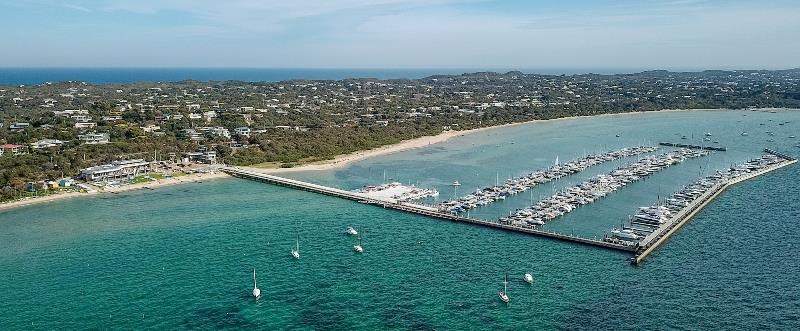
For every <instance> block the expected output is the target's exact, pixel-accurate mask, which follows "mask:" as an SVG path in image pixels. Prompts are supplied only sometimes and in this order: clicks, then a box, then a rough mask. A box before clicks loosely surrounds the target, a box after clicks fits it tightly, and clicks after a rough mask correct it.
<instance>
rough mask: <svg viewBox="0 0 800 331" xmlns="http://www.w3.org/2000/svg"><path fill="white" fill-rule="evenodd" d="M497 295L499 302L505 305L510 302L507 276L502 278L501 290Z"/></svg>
mask: <svg viewBox="0 0 800 331" xmlns="http://www.w3.org/2000/svg"><path fill="white" fill-rule="evenodd" d="M498 295H499V296H500V300H503V302H505V303H508V302H509V301H511V298H509V297H508V274H506V275H505V277H504V278H503V290H502V291H500V293H498Z"/></svg>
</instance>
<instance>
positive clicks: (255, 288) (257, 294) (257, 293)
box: [253, 268, 261, 299]
mask: <svg viewBox="0 0 800 331" xmlns="http://www.w3.org/2000/svg"><path fill="white" fill-rule="evenodd" d="M253 297H254V298H256V299H258V298H260V297H261V290H260V289H259V288H258V283H256V268H253Z"/></svg>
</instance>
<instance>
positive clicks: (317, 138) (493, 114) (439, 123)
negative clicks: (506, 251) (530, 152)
mask: <svg viewBox="0 0 800 331" xmlns="http://www.w3.org/2000/svg"><path fill="white" fill-rule="evenodd" d="M798 84H800V70H782V71H707V72H692V73H673V72H666V71H649V72H642V73H637V74H624V75H593V74H587V75H573V76H552V75H536V74H523V73H520V72H509V73H505V74H500V73H489V72H487V73H472V74H463V75H456V76H432V77H427V78H423V79H417V80H376V79H347V80H341V81H286V82H275V83H246V82H233V81H226V82H197V81H184V82H175V83H134V84H123V85H89V84H84V83H80V82H64V83H55V84H44V85H38V86H26V87H0V122H2V123H3V125H2V126H0V144H4V143H10V144H19V145H25V146H29V145H30V144H31V143H35V142H37V141H40V140H42V139H58V140H62V141H64V142H65V143H64V144H63V145H61V146H56V147H50V148H45V149H41V150H33V149H29V150H28V153H27V154H24V155H11V154H10V153H5V154H4V155H3V156H0V201H3V200H8V199H12V198H13V197H14V196H17V195H18V194H19V193H18V192H20V191H23V190H24V189H25V188H26V186H28V187H30V185H29V183H31V182H40V181H42V180H52V179H59V178H62V177H70V176H75V175H77V174H78V173H79V171H80V169H82V168H86V167H89V166H94V165H99V164H104V163H108V162H109V161H113V160H120V159H135V158H141V159H146V160H170V159H172V160H178V159H180V158H182V157H183V156H184V154H185V153H187V152H194V151H197V150H210V151H214V152H216V153H217V156H218V159H220V160H222V161H223V162H225V163H227V164H232V165H258V166H260V167H272V168H277V167H284V168H286V167H294V166H297V165H301V164H306V163H313V162H318V161H321V160H327V159H331V158H333V157H335V156H337V155H340V154H348V153H352V152H356V151H360V150H367V149H373V148H377V147H380V146H384V145H388V144H394V143H398V142H400V141H402V140H406V139H412V138H418V137H422V136H426V135H435V134H438V133H441V132H442V131H444V130H464V129H472V128H479V127H486V126H493V125H499V124H506V123H513V122H521V121H528V120H533V119H552V118H560V117H565V116H578V115H598V114H610V113H622V112H631V111H653V110H661V109H675V108H683V109H695V108H748V107H790V108H800V87H799V85H798ZM64 110H76V111H74V112H63V111H64ZM17 122H24V123H28V124H29V126H28V127H24V128H21V129H14V130H12V129H11V126H12V125H13V124H14V123H17ZM78 122H91V123H95V124H96V127H94V128H88V129H78V128H75V126H76V123H78ZM240 127H243V128H245V129H244V131H240V132H238V133H237V131H236V129H237V128H240ZM88 132H98V133H108V134H109V137H110V140H111V142H110V143H108V144H98V145H89V144H85V143H84V142H83V141H82V140H81V139H80V137H81V135H82V134H86V133H88ZM144 180H147V178H146V177H137V179H135V181H144ZM34 186H36V185H34Z"/></svg>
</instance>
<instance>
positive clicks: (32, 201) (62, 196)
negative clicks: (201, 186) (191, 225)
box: [0, 172, 230, 213]
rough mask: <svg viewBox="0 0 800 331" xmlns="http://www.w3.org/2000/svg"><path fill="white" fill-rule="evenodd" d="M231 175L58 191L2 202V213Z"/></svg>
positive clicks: (0, 204) (194, 176) (187, 176)
mask: <svg viewBox="0 0 800 331" xmlns="http://www.w3.org/2000/svg"><path fill="white" fill-rule="evenodd" d="M229 177H230V176H228V175H226V174H224V173H222V172H215V173H201V174H188V175H184V176H179V177H173V178H168V179H159V180H155V181H152V182H147V183H137V184H130V185H125V186H119V187H109V188H99V189H98V190H96V191H93V192H67V193H56V194H52V195H48V196H42V197H33V198H25V199H22V200H14V201H9V202H4V203H0V213H2V212H4V211H7V210H11V209H16V208H22V207H27V206H32V205H37V204H43V203H47V202H54V201H60V200H67V199H72V198H77V197H89V196H95V195H100V194H119V193H123V192H129V191H138V190H144V189H156V188H162V187H167V186H173V185H178V184H185V183H192V182H198V181H205V180H214V179H220V178H229Z"/></svg>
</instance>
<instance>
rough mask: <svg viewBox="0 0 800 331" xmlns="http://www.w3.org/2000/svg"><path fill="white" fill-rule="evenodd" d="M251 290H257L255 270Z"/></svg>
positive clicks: (254, 269)
mask: <svg viewBox="0 0 800 331" xmlns="http://www.w3.org/2000/svg"><path fill="white" fill-rule="evenodd" d="M253 288H254V289H256V288H258V283H256V268H253Z"/></svg>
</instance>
